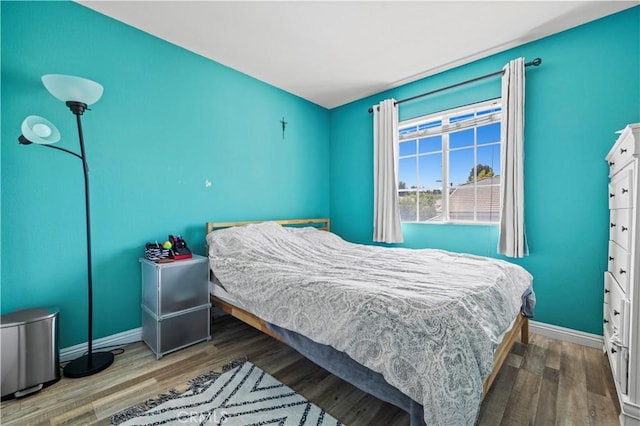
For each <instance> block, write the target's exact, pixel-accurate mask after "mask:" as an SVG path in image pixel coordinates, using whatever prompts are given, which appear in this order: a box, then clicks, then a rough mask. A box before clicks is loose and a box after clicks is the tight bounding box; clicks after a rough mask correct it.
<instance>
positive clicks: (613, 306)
mask: <svg viewBox="0 0 640 426" xmlns="http://www.w3.org/2000/svg"><path fill="white" fill-rule="evenodd" d="M604 305H605V309H604V320H605V324H607V325H608V327H609V331H610V336H611V337H612V338H614V340H615V338H617V343H619V344H620V345H622V346H629V326H630V324H629V313H630V311H629V301H628V300H627V298H626V296H625V294H624V292H623V291H622V289H621V288H620V286H619V285H618V283H617V282H616V280H615V279H613V277H612V276H611V274H610V273H609V272H605V274H604Z"/></svg>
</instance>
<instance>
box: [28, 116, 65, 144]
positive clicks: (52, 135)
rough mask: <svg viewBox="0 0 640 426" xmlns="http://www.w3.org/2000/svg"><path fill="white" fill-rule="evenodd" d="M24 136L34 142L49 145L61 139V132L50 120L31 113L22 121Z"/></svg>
mask: <svg viewBox="0 0 640 426" xmlns="http://www.w3.org/2000/svg"><path fill="white" fill-rule="evenodd" d="M22 136H24V138H25V139H26V140H27V141H29V142H32V143H37V144H41V145H49V144H52V143H56V142H58V141H59V140H60V132H59V131H58V129H57V128H56V126H54V125H53V124H52V123H51V122H50V121H49V120H47V119H45V118H42V117H40V116H38V115H30V116H28V117H27V118H25V119H24V121H23V122H22Z"/></svg>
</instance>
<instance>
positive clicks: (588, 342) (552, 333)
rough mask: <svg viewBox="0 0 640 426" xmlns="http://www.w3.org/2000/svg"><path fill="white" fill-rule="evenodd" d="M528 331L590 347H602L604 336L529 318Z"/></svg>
mask: <svg viewBox="0 0 640 426" xmlns="http://www.w3.org/2000/svg"><path fill="white" fill-rule="evenodd" d="M529 331H530V332H531V333H536V334H540V335H542V336H545V337H551V338H552V339H558V340H564V341H566V342H571V343H577V344H579V345H583V346H588V347H590V348H597V349H602V347H603V345H604V337H603V336H598V335H597V334H591V333H585V332H584V331H578V330H573V329H570V328H564V327H560V326H557V325H551V324H545V323H543V322H537V321H531V320H529Z"/></svg>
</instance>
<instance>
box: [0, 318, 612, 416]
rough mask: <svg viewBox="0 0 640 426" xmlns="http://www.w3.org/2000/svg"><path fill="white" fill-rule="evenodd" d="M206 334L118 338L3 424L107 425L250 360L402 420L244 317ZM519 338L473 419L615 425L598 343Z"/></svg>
mask: <svg viewBox="0 0 640 426" xmlns="http://www.w3.org/2000/svg"><path fill="white" fill-rule="evenodd" d="M213 331H214V333H213V340H212V341H211V342H206V343H200V344H197V345H194V346H191V347H189V348H186V349H183V350H181V351H178V352H175V353H172V354H169V355H167V356H165V357H163V358H162V359H160V360H156V359H155V356H154V355H153V354H152V353H151V351H150V350H149V349H148V348H147V347H146V346H145V345H144V344H143V343H135V344H131V345H128V346H126V347H125V348H124V349H125V351H124V353H122V354H120V355H118V356H116V360H115V362H114V364H113V365H112V366H111V367H109V368H108V369H107V370H105V371H103V372H101V373H98V374H96V375H94V376H92V377H86V378H82V379H67V378H63V379H62V380H60V381H59V382H58V383H56V384H54V385H53V386H50V387H49V388H47V389H45V390H43V391H41V392H39V393H38V394H34V395H32V396H29V397H26V398H23V399H20V400H12V401H6V402H3V403H2V404H1V405H0V416H1V417H0V423H1V424H2V425H21V426H22V425H28V424H44V425H47V424H74V425H76V424H77V425H90V424H110V422H109V418H110V416H111V415H113V414H115V413H117V412H119V411H121V410H123V409H125V408H127V407H129V406H131V405H134V404H136V403H139V402H142V401H144V400H146V399H148V398H153V397H156V396H157V395H158V394H160V393H163V392H166V391H167V390H169V389H171V388H176V389H178V390H181V389H182V390H183V389H184V388H185V383H186V382H187V381H188V380H189V379H190V378H193V377H195V376H197V375H198V374H200V373H203V372H206V371H210V370H216V371H219V369H220V367H221V366H222V365H224V364H226V363H227V362H229V361H231V360H233V359H238V358H242V357H244V356H247V357H248V359H249V360H250V361H251V362H253V363H254V364H256V365H257V366H259V367H260V368H262V369H263V370H265V371H266V372H268V373H269V374H271V375H272V376H274V377H276V378H277V379H279V380H280V381H282V382H283V383H285V384H287V385H288V386H289V387H291V388H293V389H294V390H296V391H298V392H299V393H301V394H302V395H304V396H306V397H307V398H308V399H310V400H311V401H313V402H315V403H316V404H317V405H318V406H320V407H322V408H323V409H324V410H325V411H327V412H329V413H330V414H332V415H333V416H334V417H336V418H337V419H339V420H340V421H342V422H344V423H345V424H346V425H350V426H378V425H379V426H390V425H408V424H409V419H408V416H407V415H406V414H405V413H404V412H402V411H401V410H399V409H397V408H395V407H394V406H391V405H389V404H386V403H383V402H381V401H379V400H377V399H375V398H373V397H371V396H369V395H367V394H365V393H363V392H361V391H359V390H358V389H356V388H354V387H353V386H351V385H349V384H347V383H345V382H343V381H342V380H340V379H338V378H336V377H335V376H333V375H331V374H329V373H327V372H326V371H324V370H323V369H321V368H319V367H317V366H315V364H313V363H311V362H310V361H307V360H306V359H305V358H303V357H301V356H300V355H299V354H298V353H297V352H295V351H294V350H292V349H290V348H289V347H288V346H286V345H284V344H282V343H280V342H278V341H276V340H275V339H272V338H271V337H268V336H265V335H264V334H262V333H260V332H258V331H256V330H254V329H253V328H251V327H249V326H247V325H245V324H243V323H242V322H240V321H238V320H236V319H234V318H232V317H225V318H220V319H219V320H216V323H215V325H214V329H213ZM530 341H531V343H530V344H529V345H527V346H525V345H522V344H520V343H519V342H517V343H516V344H515V346H514V348H513V350H512V351H511V354H510V355H509V358H508V360H507V361H506V363H505V365H504V366H503V368H502V370H501V371H500V373H499V374H498V376H497V379H496V381H495V382H494V384H493V387H492V388H491V390H490V391H489V393H488V394H487V396H486V397H485V400H484V402H483V404H482V407H481V411H480V419H479V422H478V423H479V425H580V426H582V425H597V426H608V425H617V424H618V415H619V410H618V409H617V408H616V407H618V401H617V398H616V396H615V388H614V385H613V381H612V378H611V371H610V368H609V365H608V363H607V360H606V357H605V356H604V355H603V353H602V351H600V350H598V349H592V348H587V347H583V346H580V345H576V344H573V343H567V342H560V341H557V340H552V339H547V338H545V337H543V336H540V335H536V334H531V336H530Z"/></svg>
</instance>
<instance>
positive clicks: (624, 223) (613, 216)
mask: <svg viewBox="0 0 640 426" xmlns="http://www.w3.org/2000/svg"><path fill="white" fill-rule="evenodd" d="M632 211H633V210H631V209H615V210H611V212H610V216H609V218H610V219H609V239H610V240H612V241H615V242H616V243H618V245H619V246H620V247H622V248H623V249H625V250H627V251H628V250H629V249H630V248H631V247H630V245H629V241H630V239H631V238H630V235H633V231H632V226H633V222H632V220H631V219H632V217H631V214H632Z"/></svg>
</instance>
